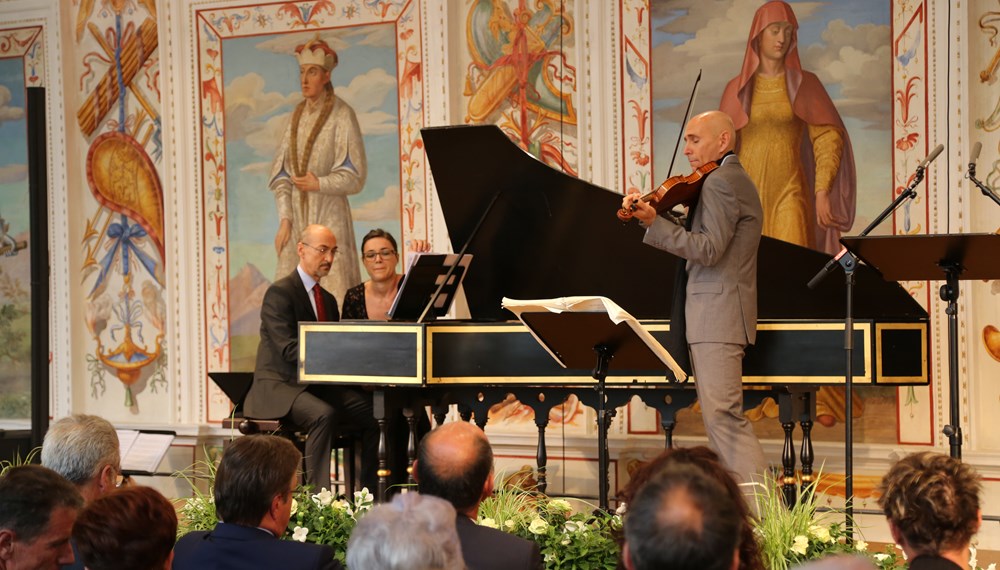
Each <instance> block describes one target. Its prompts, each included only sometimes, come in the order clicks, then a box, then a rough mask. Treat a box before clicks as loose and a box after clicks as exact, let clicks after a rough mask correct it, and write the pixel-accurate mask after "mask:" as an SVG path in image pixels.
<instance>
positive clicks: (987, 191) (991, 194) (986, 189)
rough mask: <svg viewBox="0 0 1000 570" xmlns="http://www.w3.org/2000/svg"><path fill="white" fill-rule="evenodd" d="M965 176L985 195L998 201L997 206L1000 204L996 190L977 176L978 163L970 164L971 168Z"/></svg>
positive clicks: (999, 197)
mask: <svg viewBox="0 0 1000 570" xmlns="http://www.w3.org/2000/svg"><path fill="white" fill-rule="evenodd" d="M965 176H966V177H967V178H968V179H969V180H971V181H972V183H973V184H975V185H976V186H977V187H978V188H979V189H980V190H981V191H982V192H983V196H987V197H989V198H990V199H991V200H993V201H994V202H996V203H997V206H1000V196H997V194H996V192H994V191H993V190H992V189H991V188H990V187H989V186H987V185H985V184H983V183H982V182H981V181H980V180H979V179H978V178H976V163H974V162H973V163H971V164H969V170H968V171H967V172H966V173H965Z"/></svg>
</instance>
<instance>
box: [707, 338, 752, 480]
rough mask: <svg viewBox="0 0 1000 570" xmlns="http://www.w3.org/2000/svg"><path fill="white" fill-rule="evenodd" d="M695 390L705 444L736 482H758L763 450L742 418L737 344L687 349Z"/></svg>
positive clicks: (740, 355)
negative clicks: (704, 432)
mask: <svg viewBox="0 0 1000 570" xmlns="http://www.w3.org/2000/svg"><path fill="white" fill-rule="evenodd" d="M690 346H691V357H692V366H693V367H694V379H695V389H696V390H697V392H698V401H699V402H701V413H702V416H703V418H704V421H705V431H706V432H707V434H708V442H709V444H710V445H711V446H712V448H713V449H715V450H716V451H717V452H718V453H719V455H720V456H721V457H722V461H723V463H724V464H725V465H726V467H727V468H729V470H730V471H731V472H732V474H733V477H734V478H735V479H736V481H737V482H740V483H742V482H749V481H751V480H757V481H761V480H762V474H763V473H764V470H765V469H766V467H767V462H766V461H765V460H764V450H763V448H761V446H760V441H758V440H757V436H756V435H755V434H754V432H753V425H752V424H751V423H750V421H749V420H747V418H746V416H744V415H743V350H744V347H743V346H741V345H739V344H731V343H721V342H698V343H692V344H691V345H690Z"/></svg>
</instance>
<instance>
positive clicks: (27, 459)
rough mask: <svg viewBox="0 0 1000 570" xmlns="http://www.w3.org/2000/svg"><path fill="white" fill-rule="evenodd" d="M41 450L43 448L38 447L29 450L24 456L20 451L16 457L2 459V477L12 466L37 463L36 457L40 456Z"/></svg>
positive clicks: (0, 470)
mask: <svg viewBox="0 0 1000 570" xmlns="http://www.w3.org/2000/svg"><path fill="white" fill-rule="evenodd" d="M41 452H42V448H41V447H36V448H34V449H32V450H31V451H29V452H28V454H27V455H25V456H24V457H23V458H22V457H21V454H20V452H18V453H17V455H15V456H14V459H0V477H3V476H4V475H6V474H7V471H8V470H10V468H11V467H19V466H21V465H27V464H29V463H35V459H37V458H38V455H39V454H40V453H41Z"/></svg>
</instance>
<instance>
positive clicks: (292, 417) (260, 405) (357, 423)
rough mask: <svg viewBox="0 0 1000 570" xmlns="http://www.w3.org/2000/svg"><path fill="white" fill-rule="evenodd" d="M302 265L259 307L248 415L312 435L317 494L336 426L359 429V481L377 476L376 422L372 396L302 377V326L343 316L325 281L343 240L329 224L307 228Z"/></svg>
mask: <svg viewBox="0 0 1000 570" xmlns="http://www.w3.org/2000/svg"><path fill="white" fill-rule="evenodd" d="M297 251H298V255H299V265H298V267H296V268H295V271H293V272H292V273H291V274H290V275H288V276H287V277H284V278H282V279H279V280H277V281H275V282H274V283H273V284H272V285H271V286H270V287H268V289H267V292H266V293H264V301H263V303H262V305H261V308H260V344H259V345H258V346H257V366H256V369H255V370H254V378H253V384H252V385H251V387H250V391H249V392H248V393H247V396H246V400H245V401H244V404H243V409H244V411H245V412H246V415H247V416H248V417H252V418H260V419H276V418H285V419H287V420H289V421H291V423H293V424H295V425H296V426H298V427H299V428H301V429H304V430H306V431H307V433H308V437H307V439H306V454H305V455H306V478H307V480H306V482H307V483H309V484H311V485H312V486H313V489H314V490H315V491H316V492H318V491H319V490H320V489H329V488H330V450H331V447H332V444H333V437H334V432H335V430H336V427H337V424H341V425H344V424H350V425H351V426H354V427H355V428H356V429H357V430H358V431H360V432H361V444H362V452H361V464H362V465H361V468H362V471H361V482H362V484H363V485H365V486H367V487H368V488H369V489H374V488H375V484H376V482H377V478H376V469H377V453H378V424H376V422H375V419H374V415H373V412H372V399H371V396H370V395H369V394H367V393H365V392H364V391H363V390H361V389H359V388H354V387H349V386H318V385H310V386H307V385H305V384H299V383H298V382H297V381H296V378H297V370H296V366H297V365H298V358H299V331H298V324H299V323H300V322H303V321H307V322H312V321H337V320H340V313H339V312H338V310H337V300H336V299H335V298H334V297H333V295H331V294H330V293H329V292H327V291H326V290H325V289H323V288H322V287H320V285H319V281H320V279H322V278H323V277H324V276H325V275H326V274H328V273H329V272H330V267H332V265H333V258H334V256H335V255H336V254H337V238H336V237H335V236H334V235H333V232H331V231H330V230H329V229H328V228H326V227H325V226H320V225H311V226H308V227H307V228H306V229H305V230H304V231H303V232H302V235H301V236H300V237H299V242H298V245H297Z"/></svg>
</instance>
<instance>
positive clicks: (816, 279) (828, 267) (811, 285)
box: [806, 247, 847, 289]
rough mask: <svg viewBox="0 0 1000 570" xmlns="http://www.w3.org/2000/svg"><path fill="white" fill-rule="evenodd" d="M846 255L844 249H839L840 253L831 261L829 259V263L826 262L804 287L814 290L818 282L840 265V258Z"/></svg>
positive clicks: (845, 249)
mask: <svg viewBox="0 0 1000 570" xmlns="http://www.w3.org/2000/svg"><path fill="white" fill-rule="evenodd" d="M846 253H847V248H846V247H842V248H840V253H838V254H837V255H835V256H834V257H833V259H831V260H830V261H827V262H826V265H824V266H823V269H820V270H819V271H818V272H817V273H816V275H814V276H813V278H812V279H810V280H809V283H807V284H806V287H808V288H810V289H815V288H816V286H817V285H819V282H820V281H822V280H823V279H824V278H825V277H826V275H827V274H828V273H830V272H831V271H833V269H834V268H835V267H837V265H839V264H840V258H841V257H844V254H846Z"/></svg>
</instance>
